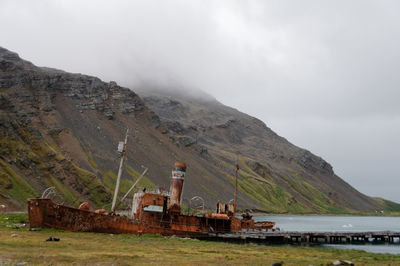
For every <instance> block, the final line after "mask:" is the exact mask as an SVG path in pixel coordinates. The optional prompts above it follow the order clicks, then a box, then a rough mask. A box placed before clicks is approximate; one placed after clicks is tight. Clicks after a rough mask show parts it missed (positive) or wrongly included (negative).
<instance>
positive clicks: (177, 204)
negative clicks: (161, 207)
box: [168, 162, 186, 213]
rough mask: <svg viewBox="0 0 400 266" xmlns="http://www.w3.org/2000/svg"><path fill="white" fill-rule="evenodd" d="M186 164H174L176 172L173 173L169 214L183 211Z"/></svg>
mask: <svg viewBox="0 0 400 266" xmlns="http://www.w3.org/2000/svg"><path fill="white" fill-rule="evenodd" d="M185 173H186V164H185V163H181V162H176V163H175V164H174V170H173V171H172V180H171V189H170V198H169V204H168V211H169V212H178V213H180V211H181V200H182V192H183V181H184V179H185Z"/></svg>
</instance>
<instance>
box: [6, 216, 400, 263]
mask: <svg viewBox="0 0 400 266" xmlns="http://www.w3.org/2000/svg"><path fill="white" fill-rule="evenodd" d="M26 222H27V215H26V214H1V215H0V265H8V264H10V265H15V264H20V265H37V264H40V265H43V264H45V265H60V264H65V265H66V264H68V265H70V264H74V265H88V264H89V265H111V264H113V265H130V264H156V265H192V264H195V265H198V264H221V265H231V264H237V265H244V264H247V265H271V264H272V263H275V262H283V263H284V264H283V265H327V263H329V262H331V261H335V260H338V259H341V260H350V261H352V262H353V263H355V265H400V255H389V254H373V253H367V252H364V251H352V250H336V249H318V248H303V247H276V246H264V245H253V244H232V243H222V242H211V241H200V240H192V239H180V238H166V237H163V236H159V235H143V236H136V235H110V234H97V233H73V232H67V231H60V230H53V229H43V230H41V231H28V230H27V227H23V226H21V227H20V228H19V229H16V228H14V227H15V226H14V225H15V224H23V223H26ZM50 236H53V237H57V238H60V241H59V242H46V241H45V240H46V239H47V238H49V237H50Z"/></svg>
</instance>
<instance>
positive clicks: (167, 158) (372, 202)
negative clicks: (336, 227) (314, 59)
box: [0, 48, 399, 213]
mask: <svg viewBox="0 0 400 266" xmlns="http://www.w3.org/2000/svg"><path fill="white" fill-rule="evenodd" d="M136 89H138V90H140V91H141V93H143V94H142V96H143V97H142V98H143V99H144V101H143V100H142V98H141V97H139V96H138V95H137V94H136V93H135V92H133V91H132V90H130V89H127V88H122V87H120V86H118V85H117V84H116V83H115V82H109V83H106V82H103V81H101V80H100V79H98V78H96V77H91V76H86V75H82V74H71V73H67V72H64V71H61V70H56V69H51V68H45V67H37V66H35V65H33V64H32V63H30V62H28V61H25V60H23V59H21V58H20V57H19V56H18V55H17V54H16V53H13V52H10V51H8V50H6V49H4V48H0V164H1V168H0V203H2V204H6V205H7V206H8V207H9V209H10V208H11V209H23V208H25V207H26V199H27V198H28V197H35V196H40V194H41V193H42V192H43V191H44V190H45V189H46V188H47V187H50V186H53V187H55V188H56V191H57V196H54V195H53V197H54V199H55V200H56V201H58V202H65V203H66V204H69V205H73V206H77V205H79V203H81V202H82V201H85V200H87V201H90V203H91V204H92V206H93V207H104V208H109V207H110V202H111V197H112V193H113V188H114V184H115V180H116V173H117V170H118V164H119V155H118V153H117V151H116V150H117V146H118V142H119V141H121V140H123V138H124V134H125V132H126V129H127V128H129V129H130V131H129V132H130V135H129V138H128V149H127V160H126V164H125V167H124V169H125V171H124V173H123V179H122V182H121V195H122V194H123V193H124V192H126V191H127V190H128V189H129V187H130V186H131V185H132V184H133V183H134V181H135V180H136V179H137V178H138V177H139V175H140V172H142V171H143V166H145V167H148V168H149V173H148V175H147V176H146V177H145V178H143V179H142V180H141V181H140V182H139V185H138V186H139V187H142V188H143V187H147V188H156V187H161V188H163V189H168V188H169V182H170V170H171V169H172V166H173V163H174V162H175V161H185V162H186V163H187V165H188V170H187V177H186V179H185V188H184V204H185V205H186V206H189V205H190V199H191V198H192V197H193V196H196V195H198V196H201V197H202V198H203V199H204V201H205V205H206V207H209V208H213V207H214V206H215V203H216V201H217V200H220V201H229V200H231V199H232V197H233V191H234V169H235V159H236V153H237V152H240V157H239V158H240V162H239V165H240V168H241V169H240V171H239V174H240V177H239V193H238V204H239V207H240V208H243V209H244V208H249V209H257V210H263V211H271V212H278V213H282V212H293V213H344V212H354V211H375V210H382V209H385V210H386V209H387V210H389V208H390V210H392V211H393V210H397V208H398V207H399V205H398V204H395V203H392V202H388V201H385V200H382V199H372V198H370V197H367V196H365V195H363V194H361V193H359V192H358V191H357V190H355V189H354V188H352V187H351V186H350V185H348V184H347V183H346V182H344V181H343V180H342V179H340V178H339V177H338V176H336V175H335V174H334V172H333V170H332V167H331V166H330V165H329V164H328V163H327V162H325V161H324V160H323V159H322V158H320V157H317V156H315V155H313V154H312V153H311V152H309V151H306V150H303V149H300V148H298V147H296V146H294V145H292V144H290V143H289V142H288V141H287V140H285V139H284V138H282V137H280V136H278V135H277V134H275V133H274V132H273V131H272V130H271V129H269V128H268V127H267V126H266V125H265V124H264V123H263V122H261V121H260V120H258V119H256V118H253V117H250V116H248V115H246V114H243V113H241V112H239V111H237V110H235V109H232V108H230V107H227V106H224V105H222V104H220V103H219V102H217V101H216V100H215V99H212V98H211V97H209V96H204V97H203V96H201V95H198V97H193V96H190V95H186V94H184V93H175V94H174V95H170V94H169V93H168V92H165V91H164V92H163V93H160V92H155V91H154V90H153V91H152V92H150V91H148V92H146V91H145V90H144V89H145V88H144V87H142V88H135V90H136ZM129 205H130V203H126V204H125V205H124V206H129Z"/></svg>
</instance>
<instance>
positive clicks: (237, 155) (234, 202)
mask: <svg viewBox="0 0 400 266" xmlns="http://www.w3.org/2000/svg"><path fill="white" fill-rule="evenodd" d="M238 172H239V153H237V154H236V173H235V195H234V197H233V217H235V215H236V204H237V186H238Z"/></svg>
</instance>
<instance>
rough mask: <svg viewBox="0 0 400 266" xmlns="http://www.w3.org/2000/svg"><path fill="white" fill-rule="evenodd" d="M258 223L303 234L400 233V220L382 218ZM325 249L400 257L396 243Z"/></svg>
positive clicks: (290, 218)
mask: <svg viewBox="0 0 400 266" xmlns="http://www.w3.org/2000/svg"><path fill="white" fill-rule="evenodd" d="M253 218H254V220H255V221H273V222H275V223H276V225H275V226H276V227H279V229H280V230H281V231H300V232H371V231H397V232H400V217H382V216H319V215H318V216H317V215H315V216H313V215H312V216H306V215H293V216H291V215H282V216H263V215H257V216H254V217H253ZM320 247H323V248H340V249H359V250H365V251H368V252H374V253H391V254H400V243H396V244H372V243H366V244H362V245H360V244H356V245H355V244H321V245H320Z"/></svg>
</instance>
